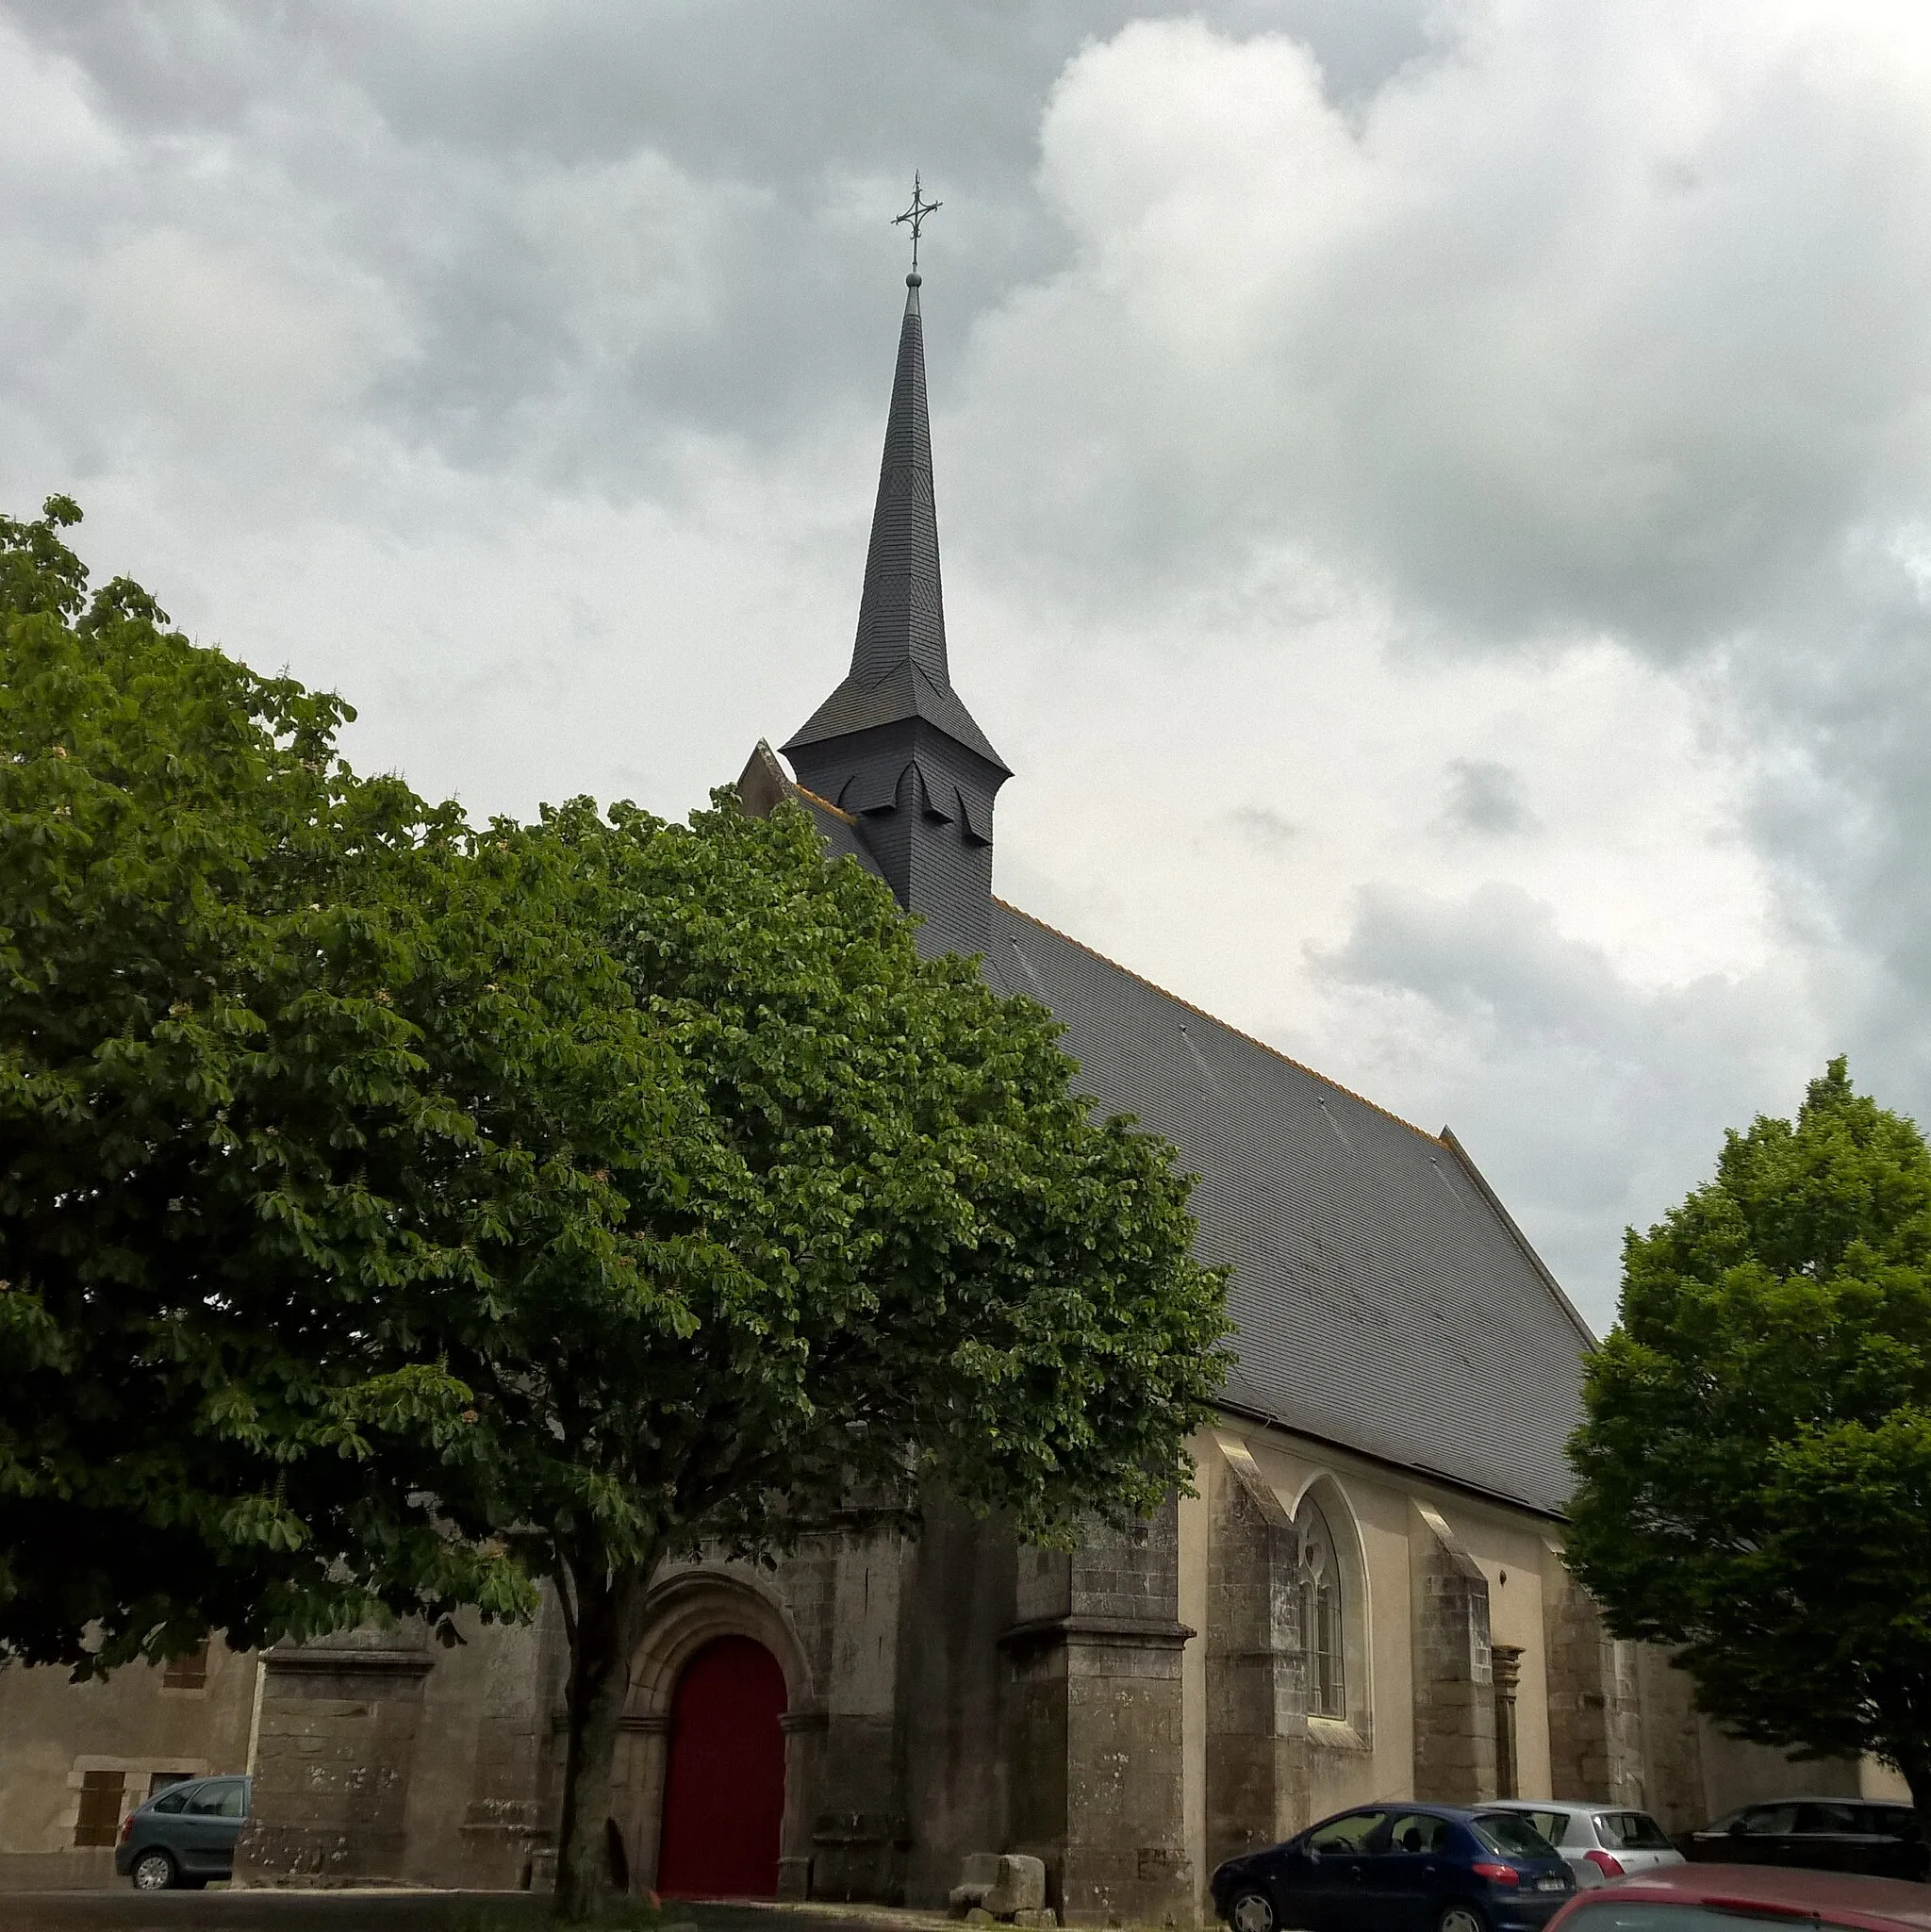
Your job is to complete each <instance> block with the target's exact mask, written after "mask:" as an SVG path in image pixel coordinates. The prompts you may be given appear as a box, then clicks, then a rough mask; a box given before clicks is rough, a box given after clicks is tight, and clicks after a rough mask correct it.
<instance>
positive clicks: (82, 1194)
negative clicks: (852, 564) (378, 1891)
mask: <svg viewBox="0 0 1931 1932" xmlns="http://www.w3.org/2000/svg"><path fill="white" fill-rule="evenodd" d="M75 514H76V513H75V512H74V510H73V508H72V505H71V504H65V503H64V502H62V501H60V500H58V499H57V500H55V501H54V502H53V503H51V504H49V506H48V515H47V517H46V518H45V519H43V520H41V521H39V522H36V523H31V524H20V523H16V522H10V521H8V522H0V596H4V598H5V600H6V602H5V606H4V609H0V621H4V625H5V632H4V648H5V664H6V676H5V678H4V679H0V921H4V923H0V1377H4V1379H5V1386H6V1390H7V1395H6V1398H5V1404H4V1408H0V1637H4V1641H5V1643H6V1644H7V1646H8V1649H9V1650H10V1651H12V1652H13V1654H15V1655H18V1656H21V1657H23V1658H25V1659H27V1660H41V1661H46V1660H59V1661H64V1662H67V1663H69V1664H71V1665H73V1666H74V1667H75V1668H76V1669H78V1670H80V1671H83V1672H86V1671H100V1670H105V1669H107V1668H109V1667H111V1666H113V1665H115V1664H117V1663H119V1662H121V1661H124V1660H126V1659H128V1658H130V1657H132V1656H136V1655H148V1656H154V1655H160V1654H166V1653H167V1652H169V1651H173V1650H178V1649H180V1648H182V1647H184V1646H185V1645H187V1644H190V1643H193V1642H194V1641H195V1640H196V1639H197V1638H198V1636H199V1635H200V1633H201V1632H202V1630H203V1629H205V1628H206V1627H207V1626H208V1625H209V1624H213V1625H215V1626H217V1627H221V1628H223V1629H224V1630H225V1631H226V1632H227V1633H228V1636H229V1640H230V1641H231V1642H233V1643H238V1644H252V1643H261V1642H264V1641H267V1640H269V1639H272V1637H274V1636H276V1635H279V1634H283V1633H289V1632H292V1633H294V1634H298V1635H299V1634H305V1633H312V1632H314V1631H318V1630H323V1629H327V1628H330V1627H337V1626H338V1625H341V1624H343V1623H353V1622H355V1621H356V1620H357V1619H358V1618H360V1617H362V1616H365V1615H367V1614H370V1613H371V1612H373V1611H375V1610H378V1609H379V1608H380V1607H382V1606H384V1605H388V1606H390V1607H392V1608H395V1609H398V1610H411V1611H416V1612H419V1613H421V1614H423V1615H425V1616H427V1617H428V1618H429V1619H430V1620H431V1621H432V1622H433V1623H437V1624H438V1625H440V1626H441V1627H442V1628H443V1630H444V1633H445V1635H447V1634H449V1623H448V1619H449V1617H450V1615H451V1613H452V1612H453V1610H454V1608H455V1607H456V1606H458V1605H460V1604H465V1603H468V1604H473V1605H479V1606H481V1607H482V1608H483V1609H484V1610H486V1611H487V1612H490V1613H503V1614H515V1613H521V1612H522V1611H524V1610H527V1609H528V1607H529V1604H530V1601H531V1591H530V1586H529V1583H528V1581H527V1579H526V1578H525V1577H524V1576H523V1575H522V1573H521V1571H520V1567H519V1566H518V1565H517V1564H516V1563H515V1561H514V1560H511V1559H510V1558H509V1557H507V1556H506V1555H505V1554H504V1553H503V1551H502V1550H501V1549H500V1548H498V1547H495V1546H493V1545H491V1544H489V1543H488V1542H487V1541H473V1540H472V1541H465V1540H464V1539H462V1538H461V1537H459V1536H454V1535H452V1534H451V1533H450V1530H449V1527H448V1525H447V1524H446V1523H444V1522H441V1521H439V1520H438V1519H437V1515H436V1513H435V1512H434V1511H433V1510H432V1509H431V1508H430V1507H429V1506H428V1500H427V1493H428V1492H431V1491H434V1490H438V1489H441V1488H444V1487H449V1488H456V1487H459V1486H460V1483H459V1481H458V1476H459V1472H461V1471H465V1470H466V1471H468V1473H469V1474H470V1475H472V1476H478V1477H480V1475H481V1472H482V1468H483V1465H484V1464H485V1463H487V1460H488V1455H489V1445H488V1443H487V1437H486V1436H484V1435H483V1434H481V1433H479V1431H478V1430H477V1428H476V1426H475V1424H476V1417H475V1413H474V1412H473V1410H472V1409H471V1408H470V1396H469V1391H468V1390H467V1389H466V1388H465V1387H464V1385H463V1384H462V1383H461V1382H460V1381H459V1380H458V1379H455V1378H454V1377H453V1376H452V1375H450V1374H449V1373H448V1370H447V1364H446V1356H445V1353H444V1350H443V1348H442V1346H441V1342H440V1338H439V1335H438V1329H439V1326H440V1324H441V1322H442V1320H443V1318H444V1316H445V1314H446V1313H448V1311H450V1310H451V1309H452V1308H455V1307H460V1306H464V1305H467V1304H468V1303H469V1302H470V1301H473V1300H475V1299H476V1298H478V1297H484V1298H487V1295H488V1293H489V1291H490V1288H491V1285H492V1281H493V1279H494V1278H493V1272H492V1263H493V1259H494V1256H495V1254H496V1253H498V1252H499V1251H501V1250H502V1249H503V1248H504V1247H505V1246H506V1245H507V1243H508V1242H509V1240H510V1239H511V1238H512V1235H513V1234H514V1237H515V1238H517V1239H520V1240H521V1239H541V1238H548V1239H553V1240H555V1239H568V1240H571V1241H573V1242H576V1243H579V1244H582V1243H588V1244H589V1245H591V1246H592V1247H594V1246H595V1245H596V1244H597V1243H598V1242H599V1241H600V1240H601V1241H603V1242H605V1243H606V1244H607V1243H608V1242H609V1241H610V1240H611V1239H613V1238H614V1237H613V1236H612V1234H611V1231H610V1230H612V1229H613V1228H614V1227H615V1225H616V1223H617V1221H618V1220H619V1210H618V1207H617V1205H616V1202H615V1198H614V1197H612V1196H610V1195H609V1192H608V1189H607V1187H606V1186H605V1185H604V1183H602V1182H598V1181H595V1180H594V1179H593V1178H592V1177H591V1173H590V1171H589V1169H590V1168H592V1167H603V1166H607V1164H609V1161H610V1160H611V1159H613V1158H615V1155H614V1151H613V1148H614V1144H615V1142H617V1141H619V1140H621V1141H623V1142H625V1144H626V1145H628V1144H629V1143H632V1142H635V1141H637V1140H639V1139H641V1138H642V1137H643V1136H644V1134H645V1133H646V1132H647V1131H648V1116H649V1108H648V1106H646V1105H643V1104H639V1103H638V1102H639V1097H641V1096H645V1095H647V1094H649V1093H650V1092H651V1091H652V1086H653V1083H655V1084H661V1083H659V1082H653V1075H652V1054H653V1052H655V1053H656V1058H657V1059H660V1060H661V1058H662V1055H661V1052H660V1051H656V1049H651V1048H650V1047H648V1046H647V1044H646V1041H645V1030H644V1029H643V1027H642V1025H641V1023H640V1021H639V1019H638V1016H636V1015H635V1012H634V1010H633V1009H632V1007H631V1005H630V1002H629V1001H628V999H627V996H626V995H625V992H624V988H623V986H622V983H621V981H620V978H619V976H618V974H617V973H616V971H615V968H614V965H613V963H612V962H611V960H610V957H609V954H608V951H607V949H605V948H604V947H603V946H602V943H601V938H600V937H599V935H598V933H597V931H596V928H595V926H594V924H592V923H589V922H586V919H585V918H584V917H582V916H580V913H579V911H578V908H579V906H580V904H581V897H580V893H579V882H578V881H576V880H575V878H574V877H573V876H572V875H573V864H572V861H571V857H570V855H569V853H568V852H567V851H565V850H563V849H562V848H560V847H558V846H557V845H556V843H555V842H554V841H542V840H520V839H519V837H518V836H517V834H514V833H513V832H510V833H506V834H505V836H504V837H503V838H502V839H496V838H489V837H486V838H484V839H481V840H479V839H478V838H477V837H475V835H473V834H470V831H469V829H468V828H467V827H466V826H465V825H464V824H463V822H462V820H461V818H460V817H459V816H458V815H456V814H455V813H454V811H453V810H451V809H450V808H447V807H444V808H437V809H431V808H429V807H427V806H425V805H424V804H423V803H422V801H420V800H419V799H417V798H416V797H415V796H414V795H413V794H412V793H410V792H409V791H408V789H407V788H406V787H405V786H404V785H403V784H400V783H398V782H396V781H394V780H391V779H376V780H366V779H361V778H358V777H356V776H355V774H354V773H353V772H351V771H350V770H349V769H348V768H347V767H346V766H345V765H344V764H343V763H342V762H341V760H340V759H339V758H338V756H337V754H336V751H335V747H334V740H335V735H336V732H337V730H338V726H339V725H340V723H341V722H342V720H343V719H344V718H346V717H347V716H349V715H350V714H348V713H347V712H346V711H345V709H344V707H342V706H341V705H340V704H339V703H338V702H337V701H335V700H334V699H332V698H329V697H325V696H320V695H316V694H313V693H309V692H306V691H304V690H302V689H301V688H300V687H299V686H298V685H295V684H293V683H292V682H290V681H289V680H287V679H264V678H260V677H257V676H256V674H255V673H253V672H252V671H250V670H248V669H245V668H244V667H243V666H240V665H239V664H236V663H235V662H233V661H232V660H231V659H228V658H227V657H225V656H223V654H221V653H220V652H213V651H206V650H199V649H196V648H195V647H193V646H192V645H191V644H190V643H189V641H188V640H187V639H186V638H184V637H182V636H178V635H176V634H174V633H173V632H171V631H169V630H168V629H167V628H166V621H167V620H166V617H165V614H164V613H162V612H161V611H160V610H159V609H158V608H157V606H156V605H155V603H154V602H153V600H152V599H151V598H149V597H148V596H147V595H146V594H145V593H143V592H142V591H140V589H139V587H138V586H134V585H131V584H129V583H126V582H124V581H123V580H116V581H115V582H114V583H112V584H109V585H107V586H104V587H103V588H102V589H101V590H100V591H98V592H96V593H95V594H93V595H92V596H91V597H89V596H88V595H87V592H86V573H85V571H84V570H82V569H81V567H80V566H79V564H78V562H77V560H76V559H75V558H74V556H73V554H72V553H71V552H70V551H68V550H67V548H66V546H65V544H64V543H63V542H62V541H61V539H60V537H59V534H58V533H59V529H60V528H61V526H62V525H63V524H64V523H65V522H69V521H72V520H74V516H75ZM600 974H601V976H602V982H603V987H602V990H603V992H604V993H606V994H607V995H608V998H607V1000H604V999H599V998H598V997H597V996H598V979H599V975H600ZM572 1005H574V1007H575V1009H576V1010H570V1009H571V1007H572ZM569 1061H574V1062H575V1063H576V1064H577V1065H579V1066H580V1067H581V1069H582V1072H583V1075H584V1080H583V1088H582V1090H583V1091H585V1092H588V1091H593V1090H594V1089H595V1088H596V1087H597V1086H598V1085H599V1084H602V1086H603V1091H604V1092H605V1093H606V1094H610V1093H615V1092H620V1091H628V1093H629V1095H630V1096H631V1098H630V1100H629V1101H628V1102H627V1103H626V1105H625V1106H624V1107H623V1108H621V1109H619V1108H617V1107H616V1106H615V1104H614V1102H612V1101H610V1100H607V1099H606V1101H605V1102H604V1105H603V1110H602V1111H603V1115H604V1116H605V1117H603V1118H602V1119H601V1120H600V1121H598V1122H596V1123H595V1124H594V1125H592V1124H591V1123H589V1122H587V1121H584V1122H576V1123H573V1126H575V1127H577V1128H578V1129H579V1130H582V1129H585V1128H588V1129H589V1131H579V1141H580V1146H578V1147H576V1148H572V1149H571V1150H570V1151H572V1152H580V1153H581V1155H582V1158H583V1161H584V1163H585V1164H586V1165H585V1169H584V1171H582V1172H580V1173H575V1174H571V1175H565V1174H562V1173H560V1172H558V1171H556V1170H555V1169H554V1168H549V1169H546V1168H544V1167H543V1166H541V1165H540V1164H538V1163H537V1162H536V1161H534V1160H533V1159H532V1158H531V1157H530V1155H529V1153H528V1152H527V1151H524V1150H521V1149H519V1148H517V1147H516V1146H515V1145H514V1137H515V1133H516V1131H517V1129H518V1127H519V1126H520V1122H518V1121H517V1120H516V1119H515V1118H514V1115H515V1113H516V1109H517V1108H518V1107H519V1106H520V1105H521V1104H523V1103H524V1102H526V1100H527V1099H528V1098H529V1096H530V1094H531V1093H532V1092H533V1091H534V1090H535V1089H536V1088H539V1087H541V1086H542V1085H543V1083H544V1082H545V1080H546V1079H547V1078H548V1077H549V1076H550V1075H551V1074H552V1073H553V1070H554V1068H555V1067H556V1066H557V1065H560V1064H563V1063H565V1062H569ZM553 1084H554V1082H553ZM491 1109H493V1111H494V1115H495V1117H486V1115H487V1112H488V1111H489V1110H491ZM505 1114H507V1115H509V1116H511V1117H510V1118H509V1119H508V1121H507V1122H505V1120H504V1119H503V1117H502V1116H503V1115H505ZM505 1125H507V1129H508V1131H507V1132H505V1131H504V1129H505ZM600 1132H601V1134H602V1140H601V1141H600V1139H599V1134H600ZM603 1142H609V1143H611V1144H612V1145H604V1144H603ZM565 1158H566V1159H568V1155H566V1156H565ZM572 1182H573V1183H574V1185H572V1184H570V1183H572Z"/></svg>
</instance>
